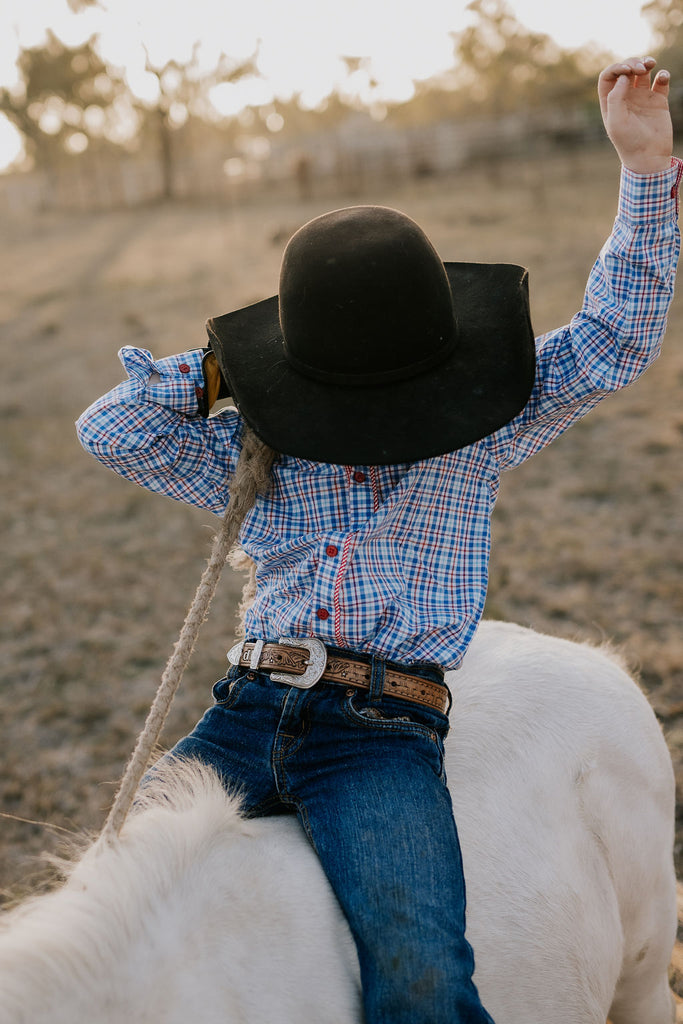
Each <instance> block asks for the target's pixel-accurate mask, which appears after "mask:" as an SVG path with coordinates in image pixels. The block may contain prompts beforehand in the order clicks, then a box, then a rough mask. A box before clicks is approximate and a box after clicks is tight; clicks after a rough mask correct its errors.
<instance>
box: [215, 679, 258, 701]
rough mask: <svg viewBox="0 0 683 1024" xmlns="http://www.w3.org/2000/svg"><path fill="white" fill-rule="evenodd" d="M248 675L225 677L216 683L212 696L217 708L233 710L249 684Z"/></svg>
mask: <svg viewBox="0 0 683 1024" xmlns="http://www.w3.org/2000/svg"><path fill="white" fill-rule="evenodd" d="M248 681H249V680H248V677H247V676H246V675H241V676H224V677H223V679H219V680H218V682H217V683H214V685H213V689H212V691H211V695H212V697H213V702H214V705H215V706H216V707H219V708H231V707H232V706H233V704H234V703H235V702H236V700H237V698H238V697H239V695H240V693H241V691H242V690H243V689H244V687H245V686H246V684H247V683H248Z"/></svg>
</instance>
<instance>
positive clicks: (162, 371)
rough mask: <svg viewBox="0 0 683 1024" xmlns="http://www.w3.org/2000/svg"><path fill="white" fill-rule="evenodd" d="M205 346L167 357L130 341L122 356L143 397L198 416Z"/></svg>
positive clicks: (141, 397) (139, 396)
mask: <svg viewBox="0 0 683 1024" xmlns="http://www.w3.org/2000/svg"><path fill="white" fill-rule="evenodd" d="M202 356H203V352H202V349H193V350H192V351H190V352H183V353H181V354H180V355H174V356H168V357H167V358H165V359H157V360H155V359H153V357H152V353H151V352H149V351H147V349H141V348H133V346H131V345H126V346H125V347H124V348H122V349H121V351H120V352H119V359H120V360H121V363H122V364H123V368H124V369H125V371H126V373H127V374H128V378H129V380H130V381H131V382H132V383H133V384H134V385H135V386H136V388H137V396H138V398H139V400H140V401H144V402H151V403H152V404H153V405H163V406H164V407H165V408H167V409H173V410H174V412H179V413H182V414H183V415H184V416H198V415H199V408H198V404H197V400H198V397H199V395H200V394H201V390H202V386H203V376H202Z"/></svg>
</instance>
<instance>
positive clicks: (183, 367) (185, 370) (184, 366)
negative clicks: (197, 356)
mask: <svg viewBox="0 0 683 1024" xmlns="http://www.w3.org/2000/svg"><path fill="white" fill-rule="evenodd" d="M178 369H179V370H180V372H181V373H189V372H190V367H189V366H188V365H187V363H181V364H180V366H179V367H178Z"/></svg>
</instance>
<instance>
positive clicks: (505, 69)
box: [0, 0, 683, 213]
mask: <svg viewBox="0 0 683 1024" xmlns="http://www.w3.org/2000/svg"><path fill="white" fill-rule="evenodd" d="M680 18H681V5H680V3H679V2H678V0H650V2H649V3H646V4H645V5H644V6H641V3H640V2H639V0H625V2H623V3H616V2H609V0H608V2H604V3H600V4H595V3H591V2H590V0H581V2H577V3H573V4H571V5H564V4H560V5H555V4H547V3H544V2H543V0H517V2H516V3H506V2H505V0H474V2H473V3H469V4H468V3H466V2H465V0H426V2H424V3H421V4H419V5H416V4H408V3H403V4H398V5H396V4H390V3H387V2H385V0H372V2H369V3H362V2H361V0H353V2H348V3H345V4H344V5H342V6H341V7H338V5H332V4H320V3H316V2H315V0H293V2H290V3H287V4H286V5H283V4H279V3H276V2H273V0H255V2H253V3H250V4H247V5H243V4H236V3H232V4H221V5H216V4H213V3H211V0H196V2H194V3H192V4H183V3H170V4H167V5H165V6H164V7H163V8H162V6H161V5H160V4H158V3H156V2H155V0H118V2H117V3H109V4H108V3H106V2H102V3H99V2H97V0H68V3H67V0H27V2H26V3H23V4H22V5H16V7H15V8H14V9H13V10H11V9H9V7H7V8H5V12H4V14H3V15H2V23H4V24H3V26H2V27H3V32H2V36H3V39H2V43H0V168H4V171H5V173H4V175H3V176H2V178H1V179H0V204H3V205H4V207H5V209H6V211H7V212H8V213H12V212H13V213H21V212H23V211H24V210H33V209H53V208H59V209H65V208H70V209H77V210H91V209H110V208H112V207H114V206H116V207H120V206H134V205H136V204H140V203H143V202H149V201H150V200H153V199H167V200H168V199H180V198H198V197H204V198H208V197H211V198H222V199H225V198H230V199H232V200H237V199H243V198H244V197H245V196H247V195H248V196H250V197H253V196H255V195H258V194H259V193H262V192H264V191H268V193H269V194H271V195H272V194H273V192H274V190H278V191H279V192H281V193H282V194H292V193H293V192H296V193H298V195H300V196H301V197H309V196H311V195H312V194H313V193H314V192H325V193H327V194H334V193H339V192H341V193H344V194H353V193H357V192H359V190H361V189H362V188H364V187H367V185H368V184H370V183H378V182H382V183H393V182H395V181H397V180H402V179H406V178H420V177H422V178H424V177H428V176H430V175H437V174H443V173H450V172H453V171H455V170H458V169H461V168H463V167H465V166H471V165H473V164H476V163H477V162H479V163H481V162H483V161H488V160H489V158H490V157H491V156H493V155H494V154H495V155H496V156H497V157H503V156H512V155H520V154H523V153H527V154H528V153H529V152H538V151H541V150H548V149H557V148H558V147H564V148H565V149H567V148H570V147H571V148H575V147H577V146H586V145H590V144H591V143H594V142H595V140H596V139H598V138H600V137H601V129H600V124H599V117H598V112H597V109H596V104H595V95H594V94H595V89H594V85H595V75H596V72H597V71H598V70H599V69H600V68H601V67H603V66H604V65H605V63H607V62H608V61H610V60H611V59H612V58H613V55H614V54H616V55H620V56H628V55H630V54H643V55H644V54H645V52H646V51H648V52H649V51H650V50H653V51H656V52H657V53H658V54H659V55H660V56H661V59H662V60H663V61H664V63H665V64H666V66H667V67H669V69H670V70H671V71H672V73H673V75H674V81H675V82H676V81H678V79H679V76H678V72H679V70H681V68H682V66H683V47H682V46H681V42H682V41H683V38H682V33H683V29H682V27H681V21H680ZM675 91H676V96H675V100H674V106H675V109H676V116H677V119H679V118H680V117H681V97H682V96H683V93H682V92H681V89H680V88H678V87H677V88H676V90H675Z"/></svg>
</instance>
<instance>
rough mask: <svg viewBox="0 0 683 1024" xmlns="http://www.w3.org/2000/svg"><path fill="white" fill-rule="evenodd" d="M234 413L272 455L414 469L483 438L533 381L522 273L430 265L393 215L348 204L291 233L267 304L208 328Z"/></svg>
mask: <svg viewBox="0 0 683 1024" xmlns="http://www.w3.org/2000/svg"><path fill="white" fill-rule="evenodd" d="M207 330H208V334H209V345H210V347H211V349H212V350H213V352H214V353H215V355H216V359H217V361H218V365H219V367H220V370H221V373H222V374H223V378H224V380H225V383H226V385H227V389H228V393H229V394H230V395H231V397H232V398H233V400H234V402H235V404H236V405H237V407H238V408H239V410H240V412H241V414H242V416H243V417H244V419H245V421H246V422H247V423H248V424H249V426H250V427H251V428H252V429H253V431H254V432H255V433H256V434H257V435H258V437H260V438H261V440H262V441H265V442H266V444H268V445H270V446H271V447H272V448H275V449H276V450H277V451H279V452H284V453H286V454H288V455H295V456H298V457H299V458H303V459H311V460H314V461H318V462H333V463H342V464H347V465H348V464H361V465H373V464H385V463H395V462H414V461H416V460H418V459H425V458H430V457H431V456H435V455H441V454H444V453H445V452H448V451H453V450H455V449H457V448H463V447H465V446H466V445H468V444H471V443H473V442H474V441H477V440H479V439H481V438H482V437H485V436H486V435H488V434H490V433H493V431H495V430H497V429H498V428H499V427H502V426H503V425H504V424H505V423H507V422H508V421H509V420H510V419H512V418H513V417H514V416H516V415H517V413H519V412H520V411H521V410H522V409H523V408H524V406H525V405H526V403H527V401H528V398H529V394H530V392H531V387H532V384H533V376H534V335H533V331H532V328H531V322H530V318H529V296H528V283H527V272H526V270H524V269H523V268H521V267H517V266H511V265H508V264H481V263H445V264H444V263H442V262H441V260H440V258H439V256H438V254H437V252H436V250H435V249H434V248H433V246H432V244H431V242H430V241H429V239H428V238H427V236H426V235H425V234H424V232H423V231H422V229H421V228H420V227H418V225H417V224H416V223H415V222H414V221H413V220H411V219H410V218H409V217H406V216H405V215H404V214H402V213H399V212H398V211H397V210H391V209H387V208H386V207H381V206H356V207H350V208H347V209H343V210H336V211H334V212H333V213H328V214H324V215H323V216H322V217H316V218H315V220H312V221H309V223H308V224H305V225H304V226H303V227H302V228H301V229H300V230H299V231H297V232H296V234H295V235H293V237H292V238H291V239H290V241H289V242H288V244H287V247H286V249H285V252H284V256H283V260H282V270H281V274H280V291H279V296H272V297H271V298H269V299H264V300H263V301H261V302H256V303H254V304H253V305H250V306H246V307H245V308H243V309H238V310H236V311H234V312H232V313H226V314H225V315H224V316H219V317H215V318H214V319H212V320H209V321H208V322H207Z"/></svg>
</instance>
